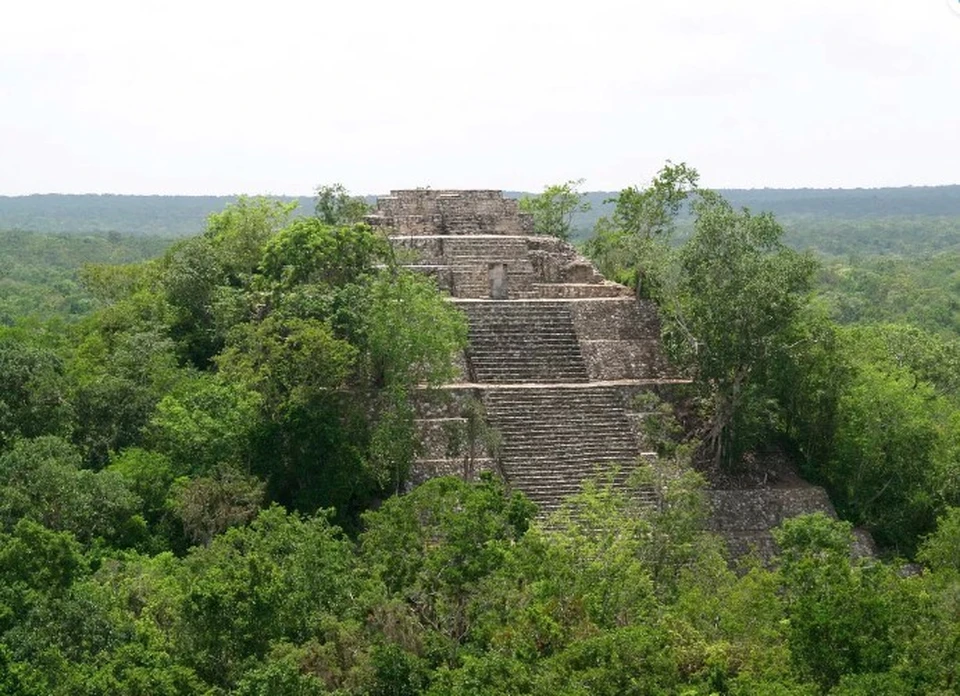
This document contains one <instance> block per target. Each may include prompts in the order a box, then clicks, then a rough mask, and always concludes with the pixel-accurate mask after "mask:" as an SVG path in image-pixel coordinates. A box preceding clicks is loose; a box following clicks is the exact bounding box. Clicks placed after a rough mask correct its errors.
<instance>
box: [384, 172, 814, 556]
mask: <svg viewBox="0 0 960 696" xmlns="http://www.w3.org/2000/svg"><path fill="white" fill-rule="evenodd" d="M367 220H368V221H369V222H370V223H371V224H372V225H374V226H377V227H380V228H382V229H384V230H385V231H386V232H387V234H389V236H390V238H391V240H392V242H393V245H394V247H395V249H396V250H397V253H398V255H399V256H400V257H401V259H402V262H403V263H404V264H406V265H408V266H410V267H412V268H415V269H417V270H419V271H421V272H423V273H426V274H429V275H430V276H432V277H433V278H435V279H436V281H437V283H438V285H439V287H440V288H441V289H442V290H445V291H446V292H448V293H449V294H450V297H451V301H452V302H454V303H455V304H456V305H457V307H459V308H460V309H461V310H462V311H463V312H464V313H465V314H466V316H467V318H468V320H469V346H468V348H467V350H466V351H465V354H464V355H463V356H462V360H461V362H460V365H459V373H460V377H459V380H458V381H457V382H456V383H454V384H450V385H446V386H445V387H444V390H443V391H444V392H445V395H446V396H447V397H448V398H447V399H446V400H444V401H443V402H442V403H440V404H439V405H438V404H433V405H424V407H423V410H422V413H421V414H420V415H421V420H420V424H421V428H422V437H423V440H424V443H425V453H424V455H423V457H422V458H421V459H420V460H419V461H418V463H417V466H416V468H415V471H414V472H413V479H414V482H416V481H420V480H425V479H426V478H429V477H432V476H437V475H442V474H458V475H463V476H468V477H471V476H474V475H475V474H476V473H477V472H478V471H482V470H484V469H494V470H496V471H497V472H498V473H499V474H500V475H502V476H503V477H504V478H505V479H506V480H507V482H508V483H509V485H510V486H511V487H513V488H516V489H518V490H521V491H523V492H524V493H526V494H527V495H528V496H529V497H530V498H531V499H532V500H533V501H535V502H536V503H537V504H538V506H539V507H540V510H541V511H544V512H548V511H550V510H551V509H554V508H556V507H557V505H559V503H560V501H561V500H562V498H563V497H564V496H567V495H570V494H572V493H576V492H578V491H579V490H580V488H581V486H582V483H583V481H584V479H586V478H588V477H590V476H593V475H595V474H597V473H598V472H600V473H602V472H605V471H606V472H618V473H617V474H616V476H615V478H614V480H615V482H616V481H623V480H624V479H625V477H626V476H627V475H628V472H629V470H630V469H631V468H632V467H635V466H636V464H637V462H638V461H640V460H641V458H649V459H651V460H654V459H655V454H654V453H653V452H652V451H651V450H652V447H650V446H648V445H647V444H646V443H645V442H644V437H643V434H642V427H641V421H642V419H643V417H644V415H645V414H644V412H643V404H644V403H650V400H649V399H646V400H644V399H643V398H638V397H641V396H642V394H643V393H644V392H653V393H656V394H658V395H669V393H670V391H671V389H674V388H675V386H676V385H677V384H678V383H683V382H684V380H682V379H679V378H678V376H677V375H676V374H674V373H672V372H671V370H670V369H669V366H668V365H667V363H666V361H665V359H664V357H663V355H662V353H661V349H660V326H659V321H658V316H657V310H656V307H655V306H654V305H653V303H651V302H649V301H645V300H638V299H637V298H636V297H635V296H634V294H633V293H632V292H631V290H630V289H629V288H626V287H624V286H622V285H619V284H616V283H612V282H610V281H607V280H605V279H604V278H603V277H602V276H601V275H600V274H599V273H598V272H597V271H596V269H595V268H594V267H593V266H592V265H591V264H590V262H589V261H587V260H586V259H585V258H583V257H582V256H580V255H579V254H578V253H577V251H576V250H575V249H574V248H573V247H572V246H571V245H569V244H567V243H566V242H563V241H561V240H558V239H555V238H553V237H544V236H535V235H534V231H533V220H532V218H531V217H530V216H529V215H526V214H524V213H521V212H520V211H519V210H518V206H517V202H516V201H515V200H512V199H508V198H504V197H503V196H502V194H501V192H500V191H445V190H432V189H414V190H401V191H393V192H391V194H390V195H389V196H384V197H381V198H380V199H379V200H378V203H377V207H376V211H375V214H374V215H371V216H369V217H368V218H367ZM480 421H482V422H480ZM484 432H489V433H493V434H494V435H493V436H492V438H493V439H494V440H495V445H491V443H490V442H489V441H483V440H484V438H483V433H484ZM491 451H494V452H495V456H493V457H491V456H490V453H491ZM641 495H642V493H641ZM646 497H647V498H648V499H649V500H650V501H651V502H653V500H654V498H655V496H654V494H653V492H652V491H650V492H649V493H648V494H647V496H646ZM711 499H712V502H713V506H714V516H713V518H714V522H713V525H714V527H715V528H716V529H717V531H719V532H721V533H723V534H724V535H725V536H726V538H727V539H728V541H729V543H730V545H731V548H732V549H733V550H734V551H735V552H736V551H741V550H744V549H746V548H747V547H748V546H749V545H751V544H754V545H757V546H759V547H761V548H768V547H769V546H770V543H771V542H770V538H769V533H768V530H769V529H770V528H771V527H773V526H775V525H776V524H778V523H779V522H780V521H782V519H784V518H785V517H788V516H792V515H795V514H799V513H801V512H809V511H812V510H825V511H828V512H830V513H832V508H831V507H830V502H829V500H828V499H827V497H826V494H825V493H824V491H823V490H822V489H820V488H816V487H812V486H807V485H804V486H803V487H800V488H790V489H784V490H778V489H769V488H768V489H764V490H755V491H741V490H734V491H730V490H726V491H724V490H715V491H711Z"/></svg>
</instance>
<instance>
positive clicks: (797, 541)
mask: <svg viewBox="0 0 960 696" xmlns="http://www.w3.org/2000/svg"><path fill="white" fill-rule="evenodd" d="M564 187H565V188H564ZM545 194H551V197H550V198H548V199H539V202H536V201H535V202H533V203H529V204H527V205H532V206H534V208H535V209H538V210H541V212H543V218H542V219H543V220H547V221H551V224H552V223H553V222H556V221H559V222H560V227H558V228H557V230H558V231H559V232H560V233H561V234H562V233H569V232H570V228H569V226H568V227H566V228H564V227H563V224H565V221H569V220H570V219H571V218H569V213H570V210H571V209H572V208H571V205H573V207H574V208H576V206H578V205H581V204H582V201H580V200H579V199H578V198H577V197H578V196H579V195H580V194H579V193H578V192H577V182H568V183H567V184H565V185H563V186H560V187H548V188H547V189H546V190H545ZM571 196H572V197H573V198H571ZM553 205H559V206H562V207H561V209H559V210H551V206H553ZM303 208H304V206H301V209H303ZM314 210H315V214H313V215H309V216H303V215H302V214H300V213H298V212H297V211H295V210H294V209H293V206H292V205H290V204H287V203H284V202H280V201H270V200H265V199H246V198H241V199H239V200H238V201H236V202H235V203H234V204H232V205H230V206H228V207H227V208H226V209H224V210H223V211H222V212H219V213H216V214H214V215H211V216H210V217H209V218H208V222H207V224H206V227H205V229H204V230H203V232H202V233H201V234H199V235H197V236H194V237H190V238H187V239H183V240H180V241H178V242H176V243H172V242H170V241H165V240H159V239H150V238H143V239H140V240H134V239H132V238H130V237H125V236H122V235H117V234H114V235H109V236H102V237H72V238H68V237H61V236H57V235H39V234H27V233H22V232H17V233H9V234H8V236H6V237H4V238H3V244H5V245H6V246H5V247H4V249H5V250H6V251H7V252H9V253H5V254H4V255H3V256H2V258H3V261H2V263H4V264H5V265H4V266H3V271H4V272H3V274H2V279H3V282H5V283H6V285H4V286H3V287H4V288H5V289H6V290H5V291H6V293H7V294H6V295H4V296H3V297H5V298H6V302H7V303H6V304H4V305H3V307H4V308H5V311H7V314H5V315H4V316H3V317H2V324H3V326H0V693H3V694H13V695H17V696H28V695H29V696H34V695H40V694H43V695H44V696H45V695H47V694H55V695H67V694H70V695H73V694H81V695H82V694H89V695H95V694H96V695H101V694H102V695H106V694H121V695H129V696H143V695H146V694H151V695H152V694H159V695H161V696H162V695H164V694H171V695H172V694H211V695H214V694H217V695H219V694H239V695H247V696H254V695H257V696H260V695H266V694H271V695H273V694H276V695H278V696H287V695H289V696H309V695H314V694H343V695H347V694H364V695H381V694H384V695H385V694H420V693H423V694H437V695H439V694H454V695H456V694H464V695H466V694H477V695H479V694H551V695H553V694H565V695H566V694H569V695H571V696H572V695H584V696H585V695H586V694H591V695H593V694H601V695H603V694H611V695H613V694H704V695H707V694H743V695H746V694H757V695H759V694H764V695H766V694H784V695H786V694H797V695H799V694H834V695H841V696H844V695H846V696H852V695H860V694H909V693H916V694H950V693H956V691H957V690H958V688H960V672H958V665H960V622H958V620H957V617H958V615H960V614H958V612H960V599H958V598H960V592H958V588H960V555H958V551H957V549H960V507H958V505H960V491H958V488H960V471H958V469H960V464H958V462H960V448H958V443H960V400H958V399H960V391H958V387H960V377H958V375H960V344H958V340H960V334H958V332H957V329H956V325H955V324H954V323H953V322H954V313H955V309H954V303H955V302H956V300H955V296H956V290H957V288H956V287H954V278H953V273H954V271H953V269H954V268H956V265H955V264H954V265H953V266H952V267H951V263H950V260H949V258H948V257H937V258H920V257H916V258H910V259H872V258H862V259H846V260H844V261H843V262H842V263H840V262H839V261H837V260H836V259H833V260H826V261H823V260H820V261H818V260H817V259H816V258H815V257H814V256H812V255H810V254H803V253H799V252H797V251H794V250H793V249H792V248H791V247H790V246H788V245H787V244H786V242H785V239H786V235H785V233H784V230H783V228H782V227H781V225H780V224H779V223H778V222H777V220H776V219H774V218H773V217H772V216H771V215H768V214H754V213H752V212H750V211H748V210H744V209H742V208H740V207H738V206H736V205H734V204H731V203H730V202H728V201H727V199H726V198H725V197H722V196H720V195H718V194H716V193H713V192H710V191H706V190H703V189H701V188H700V187H699V181H698V177H697V174H696V171H695V170H693V169H691V168H689V167H687V166H686V165H673V164H668V165H667V167H666V168H665V169H664V170H663V171H662V172H661V173H660V175H659V176H657V177H656V178H655V179H654V180H653V181H652V182H650V183H649V184H648V185H644V186H638V187H631V188H629V189H626V190H624V191H622V192H621V193H620V194H618V195H616V196H615V200H614V201H613V202H612V203H610V204H609V205H608V206H607V210H608V211H610V212H609V214H608V215H607V216H606V217H605V218H603V219H601V220H600V221H599V222H598V223H597V229H596V235H595V237H594V238H593V240H592V241H591V242H590V243H589V244H588V245H587V250H588V251H589V253H590V254H591V255H592V256H593V258H594V259H595V260H596V261H597V263H598V265H600V266H601V267H602V268H603V270H604V271H605V272H606V273H607V274H608V275H610V276H611V277H616V278H618V279H620V280H623V281H625V282H627V283H630V284H631V285H633V286H634V287H635V288H636V289H637V292H638V293H639V295H640V296H641V297H643V298H648V299H652V300H654V301H656V302H658V303H659V304H660V308H661V313H662V315H663V318H664V322H663V325H664V339H665V342H666V345H667V346H668V347H669V349H670V351H671V354H672V356H673V358H674V359H675V360H676V361H677V364H678V365H680V366H682V367H683V368H684V369H686V370H688V371H689V374H690V375H691V376H692V377H693V379H694V384H693V387H692V392H691V395H690V396H691V403H692V404H694V405H695V406H696V409H697V412H696V413H695V414H694V417H692V418H690V419H689V421H688V422H685V425H688V426H691V427H690V428H689V432H690V436H689V437H687V438H686V440H685V441H680V442H677V441H671V440H669V439H664V440H663V441H661V443H660V444H661V446H662V458H661V461H660V463H659V464H658V466H657V468H656V469H649V470H647V469H644V470H642V471H640V472H638V474H637V476H636V480H635V481H634V483H635V484H636V485H644V486H650V485H652V486H654V487H655V488H656V489H657V491H658V492H659V494H660V495H659V499H660V504H659V505H658V506H656V507H638V506H637V505H636V504H635V503H634V502H633V500H632V499H631V498H629V497H627V496H624V495H623V494H622V492H618V490H614V489H613V488H612V487H611V486H609V485H608V482H607V481H604V480H599V481H595V482H590V483H588V484H587V485H586V487H585V490H584V492H583V493H582V494H581V495H579V496H576V497H575V498H573V499H571V500H569V501H567V503H566V504H565V505H564V506H563V507H562V508H561V509H560V511H559V512H557V513H555V514H554V515H553V516H552V517H551V518H550V519H548V520H546V521H542V520H537V519H535V517H534V509H533V507H532V505H531V504H530V503H529V501H527V500H526V499H525V498H524V497H523V496H522V495H520V494H517V493H511V492H509V491H506V490H504V488H503V486H502V485H501V484H500V483H499V482H498V481H496V480H494V479H490V478H485V479H483V480H481V481H480V482H477V483H472V484H470V483H465V482H463V481H460V480H456V479H435V480H433V481H430V482H428V483H427V484H424V485H422V486H420V487H418V488H417V489H415V490H414V491H413V492H411V493H409V494H406V495H401V496H396V495H393V494H394V493H396V492H397V491H398V490H400V489H401V488H402V487H403V484H404V482H405V480H406V474H407V468H408V466H409V464H410V462H411V460H412V458H413V457H414V456H415V453H416V450H417V446H418V443H417V441H416V438H415V437H414V431H413V416H414V412H413V407H412V403H411V399H410V396H411V391H412V390H413V389H414V388H421V387H429V386H431V385H437V384H439V383H442V382H444V381H445V380H447V379H449V378H450V377H451V369H452V368H451V365H452V362H451V355H452V354H454V353H455V352H457V351H459V350H460V349H461V348H462V346H463V345H464V342H465V340H466V327H465V323H464V320H463V318H462V316H460V315H459V314H458V313H457V312H456V311H454V310H453V308H452V307H451V305H450V304H449V303H447V302H445V301H444V300H443V298H442V297H441V296H440V294H439V293H438V292H437V291H436V289H435V288H434V286H433V285H432V284H431V283H430V282H429V281H428V280H427V279H425V278H423V277H421V276H417V275H414V274H410V273H408V272H406V271H405V270H404V269H403V268H402V267H400V266H399V265H398V264H397V262H396V260H395V259H394V258H393V256H392V251H391V248H390V246H389V244H387V242H386V240H385V239H384V238H383V237H382V236H380V235H379V234H377V233H376V232H375V231H374V230H372V229H371V228H369V227H367V226H365V225H363V224H362V223H360V222H358V220H359V219H361V218H362V215H363V212H364V205H363V201H360V200H357V199H355V198H352V197H350V196H349V195H348V194H347V193H346V191H344V190H343V189H342V187H338V186H332V187H323V188H321V189H319V190H318V199H317V202H316V204H315V206H314ZM544 231H548V230H544ZM152 245H155V246H152ZM160 253H162V255H160V256H159V257H157V255H158V254H160ZM147 259H153V260H147ZM84 264H85V265H84ZM118 264H120V265H118ZM8 281H9V282H8ZM28 314H30V315H33V316H32V317H30V316H27V315H28ZM651 425H657V424H656V423H651ZM660 425H661V426H662V427H661V430H660V432H662V433H677V432H680V431H677V429H676V428H675V427H671V425H670V423H669V422H667V421H666V420H665V421H664V422H663V423H661V424H660ZM772 442H774V443H777V444H778V446H779V447H781V448H782V449H783V450H785V451H787V452H789V453H790V454H791V455H792V456H793V457H794V458H795V459H796V461H797V462H798V463H799V465H800V467H801V468H802V469H803V472H804V473H805V474H806V475H807V476H808V477H810V478H812V479H813V480H816V481H818V482H821V483H823V484H824V485H826V486H827V487H828V488H829V489H830V491H831V494H832V496H833V499H834V501H835V502H836V504H837V508H838V511H839V513H840V515H841V517H842V519H843V520H845V521H834V520H830V519H827V518H826V517H823V516H820V515H814V516H809V517H805V518H797V519H794V520H791V521H789V522H787V523H785V524H784V525H783V526H782V527H781V528H780V529H779V530H778V531H777V539H778V542H779V546H780V549H781V554H780V557H779V559H778V561H777V562H776V563H775V564H774V565H772V566H764V565H761V564H760V563H758V562H753V561H752V560H749V559H748V560H745V561H743V562H742V563H741V564H740V565H739V566H737V567H734V568H731V567H729V565H728V563H727V561H726V559H725V557H724V554H723V547H722V542H720V541H719V540H718V539H717V538H715V537H713V536H712V535H710V534H709V533H707V532H705V531H704V524H703V522H704V518H705V514H706V510H705V506H704V498H703V492H702V488H703V485H704V484H703V479H702V477H701V476H700V475H699V474H697V473H694V472H693V471H692V470H691V469H690V467H689V466H688V460H689V458H690V453H691V452H695V453H696V457H698V458H699V459H700V460H701V464H702V466H703V467H705V470H706V471H707V472H708V473H710V472H711V471H713V469H714V468H715V469H717V470H721V471H727V470H730V471H737V470H738V468H743V467H749V466H750V465H751V462H752V461H753V460H752V458H751V456H752V453H754V452H755V451H756V450H757V449H758V448H762V447H764V446H768V445H769V444H770V443H772ZM854 524H855V525H859V526H864V527H866V528H868V529H870V530H871V531H872V532H873V534H874V535H875V537H876V538H877V540H878V541H879V542H880V543H881V545H882V548H883V550H884V559H885V560H883V561H881V560H877V559H860V560H853V559H852V557H851V554H850V545H851V526H852V525H854ZM901 559H902V560H901ZM906 561H912V562H914V563H915V564H916V565H914V566H910V568H913V571H912V572H904V563H905V562H906Z"/></svg>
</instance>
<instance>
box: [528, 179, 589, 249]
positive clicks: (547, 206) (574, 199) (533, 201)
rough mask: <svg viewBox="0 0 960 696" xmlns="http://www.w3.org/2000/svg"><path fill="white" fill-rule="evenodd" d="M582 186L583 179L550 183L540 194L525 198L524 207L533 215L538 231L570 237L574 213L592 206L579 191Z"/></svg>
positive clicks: (535, 229)
mask: <svg viewBox="0 0 960 696" xmlns="http://www.w3.org/2000/svg"><path fill="white" fill-rule="evenodd" d="M581 186H583V179H576V180H570V181H567V182H565V183H563V184H554V185H553V186H546V187H544V189H543V193H541V194H540V195H537V196H527V197H524V198H521V199H520V203H519V205H520V210H521V211H522V212H524V213H530V214H531V215H533V229H534V231H535V232H536V233H537V234H544V235H549V236H551V237H558V238H560V239H570V236H571V235H572V234H573V218H574V216H575V215H577V214H578V213H585V212H587V211H588V210H590V203H589V201H586V200H584V196H583V194H582V193H580V191H579V189H580V187H581Z"/></svg>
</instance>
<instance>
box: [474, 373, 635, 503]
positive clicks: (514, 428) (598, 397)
mask: <svg viewBox="0 0 960 696" xmlns="http://www.w3.org/2000/svg"><path fill="white" fill-rule="evenodd" d="M483 398H484V404H485V405H486V409H487V415H488V418H489V420H490V424H491V425H492V426H493V427H495V428H496V429H497V430H498V431H499V432H500V433H501V435H502V437H503V450H502V452H501V457H502V467H503V469H504V473H505V475H506V477H507V480H508V483H509V484H510V485H511V486H514V487H516V488H517V489H519V490H522V491H523V492H524V493H526V494H527V496H529V497H530V499H531V500H533V501H534V502H535V503H537V505H538V507H539V508H540V512H541V514H545V513H549V512H550V511H552V510H554V509H556V508H557V507H559V505H560V503H561V501H562V499H563V498H565V497H567V496H570V495H573V494H576V493H579V492H580V490H581V488H582V486H583V482H584V480H586V479H588V478H590V477H591V476H594V475H596V474H598V473H607V472H610V471H615V474H614V485H615V486H623V485H625V483H626V480H627V478H628V476H629V472H630V471H631V470H632V469H633V468H634V467H635V466H636V464H637V461H638V459H639V457H640V455H641V452H640V448H639V443H638V441H637V438H636V437H635V435H634V433H633V430H632V428H631V427H630V423H629V420H628V418H627V414H626V410H625V408H624V406H623V404H622V403H621V401H620V399H619V396H618V394H617V393H616V392H615V390H614V388H611V387H600V386H595V385H589V384H584V385H571V384H562V385H561V384H557V385H555V386H551V387H545V386H540V385H537V386H532V387H512V388H511V387H504V388H497V389H487V390H486V391H485V393H484V397H483ZM644 497H645V498H646V499H648V500H650V501H652V500H653V492H652V490H651V491H646V492H644Z"/></svg>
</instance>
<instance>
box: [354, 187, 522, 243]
mask: <svg viewBox="0 0 960 696" xmlns="http://www.w3.org/2000/svg"><path fill="white" fill-rule="evenodd" d="M367 221H368V222H369V223H370V224H372V225H374V226H381V227H389V228H390V229H391V233H392V234H394V235H397V236H411V235H413V236H423V235H462V234H498V235H532V234H533V218H532V217H531V216H530V215H528V214H526V213H521V212H520V210H519V207H518V205H517V201H515V200H513V199H510V198H504V197H503V193H502V192H501V191H448V190H433V189H406V190H398V191H391V192H390V195H389V196H383V197H381V198H379V199H378V200H377V210H376V213H375V214H374V215H370V216H368V217H367Z"/></svg>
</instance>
